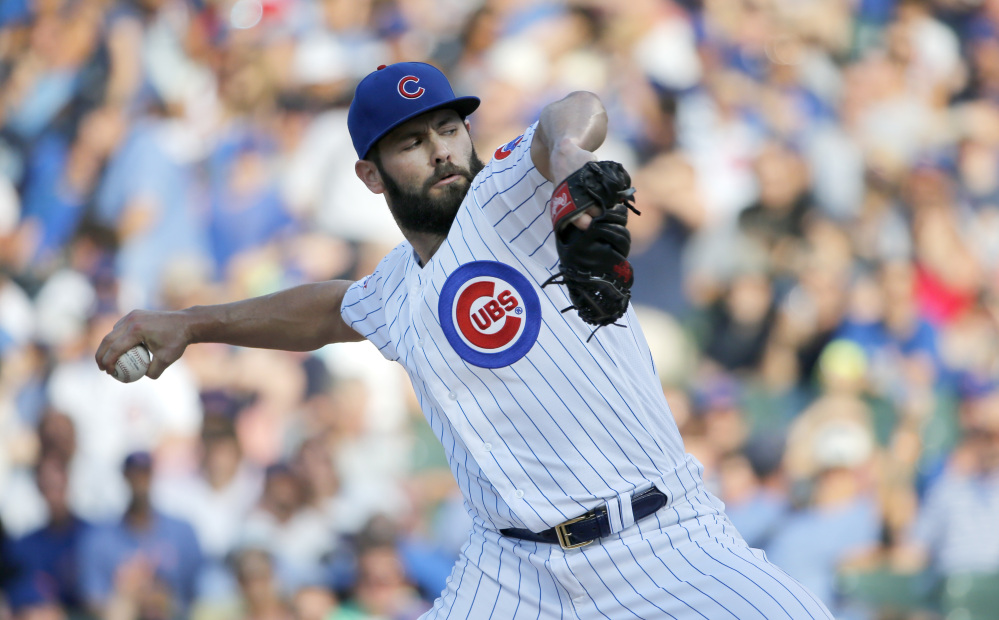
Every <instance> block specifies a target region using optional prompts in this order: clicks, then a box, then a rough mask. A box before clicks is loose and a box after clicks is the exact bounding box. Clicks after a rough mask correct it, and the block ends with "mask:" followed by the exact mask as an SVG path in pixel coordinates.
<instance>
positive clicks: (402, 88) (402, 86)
mask: <svg viewBox="0 0 999 620" xmlns="http://www.w3.org/2000/svg"><path fill="white" fill-rule="evenodd" d="M419 83H420V78H418V77H416V76H415V75H407V76H406V77H404V78H402V79H401V80H399V94H400V95H402V96H403V97H405V98H406V99H419V98H420V97H422V96H423V93H425V92H427V90H426V89H425V88H423V87H422V86H417V87H416V90H414V91H413V92H410V91H409V89H408V88H407V87H406V85H407V84H419Z"/></svg>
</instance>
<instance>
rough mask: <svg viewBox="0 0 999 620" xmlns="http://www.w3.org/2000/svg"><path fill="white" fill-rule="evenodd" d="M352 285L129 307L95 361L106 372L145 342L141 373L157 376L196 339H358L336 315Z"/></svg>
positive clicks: (302, 344)
mask: <svg viewBox="0 0 999 620" xmlns="http://www.w3.org/2000/svg"><path fill="white" fill-rule="evenodd" d="M351 284H352V283H351V282H348V281H345V280H332V281H329V282H319V283H315V284H304V285H302V286H296V287H294V288H290V289H287V290H284V291H280V292H277V293H273V294H271V295H264V296H262V297H254V298H252V299H246V300H243V301H237V302H233V303H228V304H219V305H214V306H193V307H191V308H187V309H184V310H178V311H173V312H153V311H145V310H133V311H132V312H130V313H128V314H127V315H125V317H124V318H122V319H121V320H120V321H118V323H117V324H116V325H115V326H114V329H113V330H112V331H111V333H109V334H108V335H107V336H105V337H104V340H103V341H102V342H101V345H100V346H99V347H98V348H97V354H96V356H95V357H96V359H97V365H98V366H99V367H100V368H101V370H103V371H105V372H108V373H109V374H110V373H111V372H112V371H113V369H114V363H115V361H116V360H117V359H118V358H119V357H120V356H121V355H122V354H123V353H124V352H125V351H128V350H129V349H130V348H132V347H133V346H135V345H137V344H139V343H144V344H145V345H146V347H147V348H148V349H149V351H150V353H152V355H153V362H152V363H151V364H150V365H149V371H148V372H147V373H146V375H147V376H148V377H150V378H153V379H156V378H158V377H159V376H160V375H161V374H162V373H163V371H164V370H165V369H166V368H167V366H169V365H170V364H172V363H173V362H175V361H177V359H179V358H180V356H181V355H183V353H184V350H185V349H186V348H187V345H189V344H194V343H196V342H220V343H224V344H231V345H236V346H244V347H255V348H260V349H282V350H285V351H312V350H314V349H318V348H319V347H322V346H323V345H326V344H330V343H334V342H354V341H358V340H362V339H363V338H362V337H361V335H360V334H358V333H357V332H355V331H354V330H352V329H351V328H350V327H348V326H347V324H346V323H344V321H343V318H342V317H341V316H340V304H341V302H343V296H344V294H345V293H346V292H347V288H348V287H350V285H351Z"/></svg>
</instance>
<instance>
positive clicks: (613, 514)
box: [607, 495, 624, 534]
mask: <svg viewBox="0 0 999 620" xmlns="http://www.w3.org/2000/svg"><path fill="white" fill-rule="evenodd" d="M620 502H621V496H620V495H619V496H617V497H612V498H610V499H609V500H607V519H608V523H609V524H610V533H611V534H617V533H618V532H620V531H621V530H623V529H624V527H623V524H622V523H621V505H620Z"/></svg>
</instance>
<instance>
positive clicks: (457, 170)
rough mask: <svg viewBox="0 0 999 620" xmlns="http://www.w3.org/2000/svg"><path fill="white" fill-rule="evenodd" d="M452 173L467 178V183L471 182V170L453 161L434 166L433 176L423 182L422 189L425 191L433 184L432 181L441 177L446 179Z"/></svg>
mask: <svg viewBox="0 0 999 620" xmlns="http://www.w3.org/2000/svg"><path fill="white" fill-rule="evenodd" d="M452 174H457V175H459V176H462V177H464V178H465V179H467V180H468V182H469V183H471V182H472V172H471V170H469V169H468V168H462V167H461V166H459V165H457V164H455V163H453V162H446V163H443V164H441V165H439V166H437V167H436V168H434V174H433V176H431V177H430V178H429V179H427V182H426V183H424V184H423V189H424V190H425V191H428V190H429V189H430V188H431V187H432V186H433V185H434V183H437V182H438V181H440V180H441V179H446V178H447V177H449V176H451V175H452Z"/></svg>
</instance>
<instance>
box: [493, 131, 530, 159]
mask: <svg viewBox="0 0 999 620" xmlns="http://www.w3.org/2000/svg"><path fill="white" fill-rule="evenodd" d="M523 139H524V135H523V134H521V135H519V136H517V137H516V138H514V139H513V140H510V141H509V142H507V143H506V144H504V145H503V146H501V147H499V148H498V149H496V152H495V153H493V159H506V158H507V157H509V156H510V153H512V152H513V149H515V148H517V145H518V144H520V141H521V140H523Z"/></svg>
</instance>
